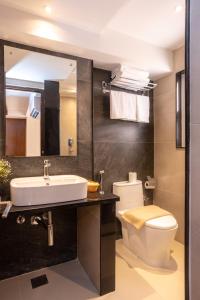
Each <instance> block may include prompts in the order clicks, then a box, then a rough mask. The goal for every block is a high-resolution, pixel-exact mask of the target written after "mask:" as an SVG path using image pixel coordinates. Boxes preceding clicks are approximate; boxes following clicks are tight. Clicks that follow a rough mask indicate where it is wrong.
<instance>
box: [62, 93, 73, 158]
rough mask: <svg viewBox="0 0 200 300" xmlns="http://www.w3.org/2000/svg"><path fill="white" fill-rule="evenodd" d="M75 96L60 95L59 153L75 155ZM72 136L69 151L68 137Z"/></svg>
mask: <svg viewBox="0 0 200 300" xmlns="http://www.w3.org/2000/svg"><path fill="white" fill-rule="evenodd" d="M76 102H77V101H76V97H64V96H61V97H60V155H69V156H76V155H77V103H76ZM70 137H72V138H73V148H72V151H71V152H70V150H69V147H68V145H67V140H68V138H70Z"/></svg>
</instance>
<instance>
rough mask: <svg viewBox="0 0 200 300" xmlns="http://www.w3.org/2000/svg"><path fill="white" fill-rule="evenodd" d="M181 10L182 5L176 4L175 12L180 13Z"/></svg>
mask: <svg viewBox="0 0 200 300" xmlns="http://www.w3.org/2000/svg"><path fill="white" fill-rule="evenodd" d="M182 10H183V6H182V5H177V6H176V7H175V12H176V13H180V12H181V11H182Z"/></svg>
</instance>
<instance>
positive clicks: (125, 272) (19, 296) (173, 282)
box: [0, 241, 184, 300]
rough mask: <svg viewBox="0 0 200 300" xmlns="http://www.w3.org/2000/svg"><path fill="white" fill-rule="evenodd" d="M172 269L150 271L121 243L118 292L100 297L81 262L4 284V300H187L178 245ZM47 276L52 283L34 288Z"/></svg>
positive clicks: (1, 295) (1, 292)
mask: <svg viewBox="0 0 200 300" xmlns="http://www.w3.org/2000/svg"><path fill="white" fill-rule="evenodd" d="M173 249H174V253H173V254H172V256H173V260H172V264H171V270H155V269H151V268H148V267H147V266H146V265H145V264H143V263H142V261H141V260H140V259H138V258H136V257H134V256H133V255H132V254H131V253H130V252H129V251H128V250H127V249H126V248H125V247H124V246H123V244H122V242H121V241H117V256H116V291H115V292H113V293H110V294H108V295H105V296H103V297H99V296H98V295H97V293H96V290H95V288H94V287H93V285H92V284H91V282H90V280H89V279H88V277H87V275H86V274H85V272H84V271H83V269H82V267H81V266H80V264H79V263H78V262H77V261H71V262H68V263H65V264H60V265H57V266H53V267H50V268H46V269H42V270H39V271H35V272H32V273H29V274H26V275H21V276H18V277H15V278H12V279H8V280H4V281H1V282H0V299H1V300H86V299H90V300H100V299H101V300H129V299H130V300H133V299H134V300H169V299H170V300H184V259H183V255H184V249H183V246H182V245H181V244H179V243H177V242H175V243H174V245H173ZM42 274H46V275H47V277H48V281H49V283H48V284H47V285H44V286H41V287H39V288H36V289H32V286H31V282H30V279H31V278H34V277H37V276H39V275H42Z"/></svg>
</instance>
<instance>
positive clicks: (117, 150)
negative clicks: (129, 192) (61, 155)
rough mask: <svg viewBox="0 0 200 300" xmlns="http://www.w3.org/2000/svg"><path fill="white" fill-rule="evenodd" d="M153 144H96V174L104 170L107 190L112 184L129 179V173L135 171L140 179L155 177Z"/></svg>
mask: <svg viewBox="0 0 200 300" xmlns="http://www.w3.org/2000/svg"><path fill="white" fill-rule="evenodd" d="M153 151H154V144H153V143H101V142H100V143H99V142H96V143H95V144H94V165H95V174H97V173H98V171H99V170H102V169H104V170H105V175H104V184H105V190H106V191H110V190H111V189H112V183H113V182H115V181H123V180H127V179H128V172H129V171H135V172H137V174H138V179H140V180H143V181H144V180H145V179H146V176H147V175H150V176H153V165H154V161H153V153H154V152H153Z"/></svg>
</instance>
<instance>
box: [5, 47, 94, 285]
mask: <svg viewBox="0 0 200 300" xmlns="http://www.w3.org/2000/svg"><path fill="white" fill-rule="evenodd" d="M2 57H3V56H2V48H1V47H0V71H1V72H0V97H1V100H2V98H3V94H2V90H3V73H2V63H3V58H2ZM77 80H78V82H77V84H78V155H77V157H59V156H48V159H49V160H50V162H51V168H50V170H49V173H50V175H53V174H75V175H80V176H83V177H86V178H92V174H93V169H92V61H90V60H87V59H82V58H77ZM1 103H3V101H1ZM2 108H3V106H2V105H0V113H1V115H2ZM1 120H2V118H1ZM2 127H3V123H2V122H0V129H1V128H2ZM0 132H1V134H0V146H1V145H3V144H4V137H3V131H2V130H1V131H0ZM1 149H2V147H1ZM43 160H44V157H34V158H29V157H22V158H19V157H18V158H9V161H10V162H11V165H12V169H13V174H12V177H27V176H38V175H42V174H43ZM8 192H9V189H8ZM31 214H34V213H30V214H29V213H25V217H26V219H27V221H26V223H25V224H23V225H17V224H16V217H17V216H18V214H10V215H9V217H8V218H7V219H5V220H2V219H0V232H1V234H0V257H1V259H0V279H3V278H6V277H10V276H14V275H17V274H20V273H24V272H29V271H31V270H34V269H38V268H41V267H45V266H47V265H52V264H56V263H60V262H63V261H67V260H70V259H73V258H75V257H76V256H77V251H76V250H77V249H76V231H75V230H74V228H76V211H74V210H70V211H67V210H63V209H61V208H60V209H57V210H55V211H54V212H53V222H54V226H55V246H54V247H52V248H50V247H48V245H47V231H46V230H44V229H43V228H40V227H38V226H36V227H34V226H31V225H30V215H31Z"/></svg>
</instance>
